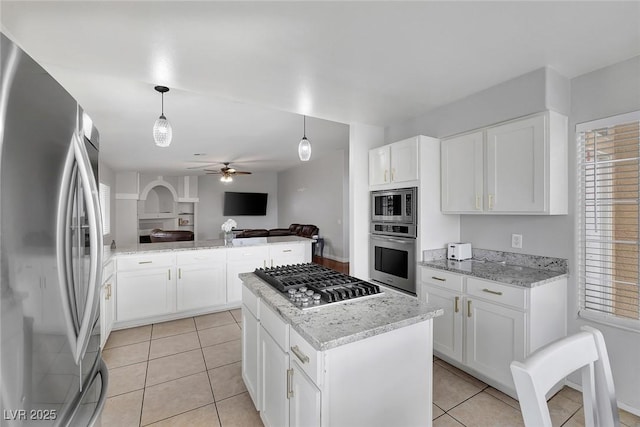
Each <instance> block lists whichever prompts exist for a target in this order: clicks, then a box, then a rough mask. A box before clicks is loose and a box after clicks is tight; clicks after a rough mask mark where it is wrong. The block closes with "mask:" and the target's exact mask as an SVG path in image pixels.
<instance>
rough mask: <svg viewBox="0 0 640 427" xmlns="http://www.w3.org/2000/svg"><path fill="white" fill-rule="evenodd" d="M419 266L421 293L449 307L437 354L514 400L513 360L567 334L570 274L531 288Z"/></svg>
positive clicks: (438, 329)
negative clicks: (567, 289) (567, 292)
mask: <svg viewBox="0 0 640 427" xmlns="http://www.w3.org/2000/svg"><path fill="white" fill-rule="evenodd" d="M420 269H421V280H420V284H419V286H420V290H419V292H418V295H420V297H421V298H422V299H423V300H425V301H427V302H429V303H431V304H435V305H439V306H441V307H443V308H444V310H445V314H444V315H443V316H440V317H437V318H435V319H434V323H433V333H434V338H433V348H434V353H435V354H436V355H437V356H438V357H440V358H442V359H443V360H445V361H447V362H449V363H451V364H453V365H455V366H457V367H458V368H460V369H463V370H466V371H468V372H469V373H470V374H472V375H474V376H476V377H478V378H480V379H481V380H483V381H485V382H487V383H488V384H490V385H492V386H493V387H495V388H498V389H499V390H501V391H503V392H504V393H507V394H509V395H510V396H512V397H514V398H515V397H516V392H515V387H514V384H513V380H512V377H511V370H510V367H509V365H510V364H511V361H513V360H524V359H525V358H526V357H527V356H529V355H530V354H531V353H532V352H534V351H535V350H537V349H538V348H540V347H542V346H544V345H546V344H548V343H550V342H552V341H555V340H556V339H559V338H561V337H564V336H565V335H566V323H565V321H566V287H567V279H566V278H560V279H557V280H555V281H552V282H549V283H545V284H542V285H538V286H534V287H531V288H528V287H520V286H511V285H507V284H503V283H498V282H494V281H490V280H484V279H479V278H476V277H472V276H468V275H463V274H456V273H451V272H448V271H443V270H439V269H432V268H428V267H420ZM456 309H457V311H456Z"/></svg>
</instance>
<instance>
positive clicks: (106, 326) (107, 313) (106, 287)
mask: <svg viewBox="0 0 640 427" xmlns="http://www.w3.org/2000/svg"><path fill="white" fill-rule="evenodd" d="M103 277H105V279H104V281H103V284H102V286H101V287H100V348H103V347H104V345H105V343H106V342H107V339H108V338H109V334H110V333H111V329H113V322H114V321H115V314H116V304H115V291H116V275H115V272H114V269H113V261H110V262H109V264H108V265H107V266H105V268H104V270H103Z"/></svg>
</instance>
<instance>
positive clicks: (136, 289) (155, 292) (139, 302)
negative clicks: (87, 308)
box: [116, 267, 175, 322]
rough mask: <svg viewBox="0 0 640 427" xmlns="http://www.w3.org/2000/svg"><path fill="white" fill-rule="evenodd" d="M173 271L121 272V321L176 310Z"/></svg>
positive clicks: (119, 286) (119, 311) (119, 300)
mask: <svg viewBox="0 0 640 427" xmlns="http://www.w3.org/2000/svg"><path fill="white" fill-rule="evenodd" d="M172 270H173V268H171V267H169V268H150V269H147V270H138V271H125V272H118V298H117V302H116V315H117V317H118V321H119V322H124V321H127V320H134V319H141V318H144V317H149V316H157V315H161V314H167V313H171V312H173V311H175V298H174V296H175V274H174V272H173V271H172Z"/></svg>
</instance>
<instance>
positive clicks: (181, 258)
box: [176, 249, 227, 265]
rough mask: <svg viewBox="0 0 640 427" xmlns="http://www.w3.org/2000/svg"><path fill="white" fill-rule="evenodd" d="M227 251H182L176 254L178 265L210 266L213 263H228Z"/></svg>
mask: <svg viewBox="0 0 640 427" xmlns="http://www.w3.org/2000/svg"><path fill="white" fill-rule="evenodd" d="M226 261H227V251H226V250H225V249H201V250H195V251H193V250H190V251H181V252H178V253H177V254H176V263H177V264H178V265H191V264H208V263H212V262H226Z"/></svg>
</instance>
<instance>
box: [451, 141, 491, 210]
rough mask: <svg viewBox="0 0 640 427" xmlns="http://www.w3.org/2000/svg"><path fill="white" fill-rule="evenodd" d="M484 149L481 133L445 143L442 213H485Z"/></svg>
mask: <svg viewBox="0 0 640 427" xmlns="http://www.w3.org/2000/svg"><path fill="white" fill-rule="evenodd" d="M483 146H484V145H483V132H482V131H480V132H474V133H470V134H467V135H462V136H458V137H455V138H450V139H446V140H443V141H442V143H441V151H440V152H441V154H440V156H441V158H440V160H441V162H440V163H441V168H442V170H441V174H442V179H441V186H442V188H441V197H442V201H441V203H442V205H441V209H442V212H451V213H459V212H481V211H482V209H483V203H482V201H483V189H482V187H483V182H484V176H483V174H484V170H483V169H484V168H483V164H484V158H483Z"/></svg>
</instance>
